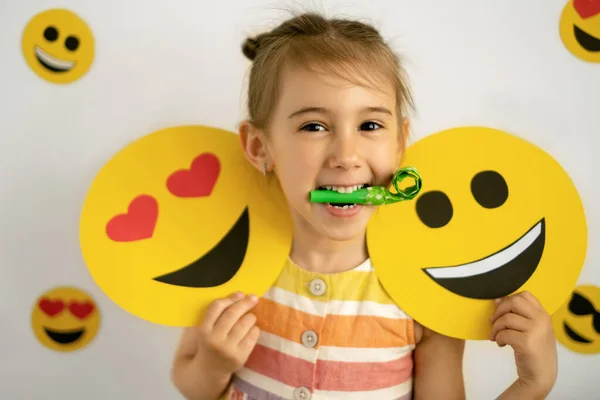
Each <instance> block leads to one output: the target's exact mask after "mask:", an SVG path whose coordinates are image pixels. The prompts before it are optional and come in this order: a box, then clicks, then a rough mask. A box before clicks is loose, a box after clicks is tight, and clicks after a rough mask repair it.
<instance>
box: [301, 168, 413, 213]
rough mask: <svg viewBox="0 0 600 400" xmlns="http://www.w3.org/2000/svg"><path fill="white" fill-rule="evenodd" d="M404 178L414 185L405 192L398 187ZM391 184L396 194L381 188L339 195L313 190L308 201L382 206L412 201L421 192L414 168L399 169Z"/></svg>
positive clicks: (372, 187) (374, 187)
mask: <svg viewBox="0 0 600 400" xmlns="http://www.w3.org/2000/svg"><path fill="white" fill-rule="evenodd" d="M406 178H412V179H414V181H415V184H414V185H413V186H410V187H408V188H406V189H405V190H401V189H400V188H399V187H398V185H399V184H400V182H402V181H403V180H404V179H406ZM392 184H393V185H394V189H396V193H393V192H390V191H389V190H388V189H387V188H385V187H383V186H371V187H368V188H364V189H357V190H355V191H354V192H352V193H339V192H336V191H333V190H313V191H311V192H310V201H311V202H312V203H333V204H367V205H374V206H384V205H386V204H393V203H398V202H400V201H404V200H412V199H413V198H414V197H415V196H416V195H417V194H418V193H419V191H420V190H421V176H420V175H419V172H418V171H417V169H416V168H414V167H405V168H401V169H399V170H398V171H396V173H395V174H394V176H393V177H392Z"/></svg>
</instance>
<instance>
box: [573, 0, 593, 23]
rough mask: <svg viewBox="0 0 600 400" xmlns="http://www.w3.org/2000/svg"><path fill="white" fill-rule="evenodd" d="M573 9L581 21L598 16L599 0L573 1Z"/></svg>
mask: <svg viewBox="0 0 600 400" xmlns="http://www.w3.org/2000/svg"><path fill="white" fill-rule="evenodd" d="M573 7H574V8H575V11H577V14H579V16H580V17H581V18H583V19H586V18H590V17H593V16H594V15H597V14H600V0H573Z"/></svg>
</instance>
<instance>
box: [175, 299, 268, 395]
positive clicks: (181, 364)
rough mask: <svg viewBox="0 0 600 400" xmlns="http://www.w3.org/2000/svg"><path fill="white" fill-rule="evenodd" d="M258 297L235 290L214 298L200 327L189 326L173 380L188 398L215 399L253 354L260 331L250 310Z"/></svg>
mask: <svg viewBox="0 0 600 400" xmlns="http://www.w3.org/2000/svg"><path fill="white" fill-rule="evenodd" d="M257 302H258V299H257V298H256V296H247V297H246V296H244V294H243V293H236V294H234V295H232V296H229V297H225V298H222V299H217V300H215V301H213V302H212V303H211V304H210V306H209V307H208V309H207V310H206V313H205V315H204V318H203V320H202V323H201V324H200V326H195V327H190V328H186V329H185V330H184V333H183V336H182V338H181V342H180V344H179V347H178V349H177V352H176V355H175V360H174V365H173V369H172V372H171V375H172V380H173V383H174V384H175V386H176V387H177V389H179V391H180V392H181V393H182V394H183V395H184V396H185V398H186V399H189V400H205V399H207V400H208V399H210V400H212V399H216V398H218V397H220V396H221V395H222V394H223V392H224V391H225V389H226V388H227V386H228V385H229V382H230V379H231V376H232V374H233V373H234V372H235V371H236V370H237V369H239V368H240V367H242V366H243V365H244V364H245V363H246V361H247V360H248V357H249V356H250V354H251V352H252V350H253V349H254V346H255V345H256V342H257V341H258V337H259V333H260V330H259V328H258V326H257V325H256V317H255V316H254V314H252V313H251V310H252V308H254V306H255V305H256V304H257Z"/></svg>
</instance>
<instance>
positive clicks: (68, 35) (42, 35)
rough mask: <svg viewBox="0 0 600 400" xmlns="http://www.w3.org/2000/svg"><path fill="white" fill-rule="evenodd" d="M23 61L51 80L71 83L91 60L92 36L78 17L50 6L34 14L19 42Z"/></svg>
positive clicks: (89, 64)
mask: <svg viewBox="0 0 600 400" xmlns="http://www.w3.org/2000/svg"><path fill="white" fill-rule="evenodd" d="M21 47H22V51H23V55H24V57H25V60H26V61H27V64H28V65H29V67H30V68H31V69H32V71H33V72H35V73H36V74H37V75H38V76H40V77H41V78H43V79H45V80H47V81H48V82H51V83H56V84H67V83H72V82H75V81H76V80H78V79H79V78H81V77H82V76H83V75H85V74H86V73H87V72H88V70H89V69H90V67H91V65H92V62H93V61H94V38H93V36H92V32H91V30H90V28H89V27H88V25H87V24H86V23H85V21H83V20H82V19H81V18H80V17H79V16H77V15H76V14H74V13H73V12H71V11H68V10H63V9H51V10H47V11H44V12H42V13H40V14H37V15H36V16H34V17H33V18H32V19H31V20H30V21H29V23H28V24H27V27H26V28H25V30H24V31H23V37H22V41H21Z"/></svg>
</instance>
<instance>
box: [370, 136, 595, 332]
mask: <svg viewBox="0 0 600 400" xmlns="http://www.w3.org/2000/svg"><path fill="white" fill-rule="evenodd" d="M403 163H404V164H405V165H414V166H416V167H417V168H418V169H419V172H420V174H421V176H422V178H423V186H422V190H421V192H420V193H419V195H418V196H417V197H416V198H415V200H414V201H411V202H403V203H397V204H392V205H388V206H385V207H382V208H381V209H380V210H379V211H378V212H377V213H376V214H375V215H374V217H373V219H372V220H371V221H370V224H369V227H368V230H367V241H368V246H369V253H370V255H371V258H372V260H373V265H374V268H375V271H376V272H377V274H378V276H379V278H380V279H381V282H382V284H383V286H384V287H385V288H386V290H387V291H388V292H389V293H390V296H391V297H392V298H393V299H394V300H395V302H396V303H397V304H398V305H399V306H400V307H402V308H403V309H404V311H406V313H407V314H409V315H410V316H411V317H413V318H414V319H415V320H417V321H418V322H420V323H421V324H423V325H424V326H426V327H428V328H430V329H432V330H434V331H436V332H439V333H442V334H444V335H447V336H453V337H458V338H462V339H473V340H479V339H482V340H483V339H487V338H488V336H489V333H490V330H491V323H490V317H491V315H492V313H493V311H494V309H495V305H494V299H496V298H500V297H503V296H507V295H510V294H513V293H517V292H521V291H525V290H527V291H530V292H531V293H532V294H534V295H535V296H536V297H537V298H538V299H539V300H540V302H541V303H542V305H543V306H544V307H545V309H546V310H547V311H548V312H549V313H550V314H551V313H553V312H554V311H555V310H556V309H557V308H558V307H559V306H560V305H561V304H562V303H563V302H564V301H565V300H566V299H567V298H568V296H569V295H570V294H571V291H572V290H573V288H574V287H575V285H576V283H577V280H578V278H579V274H580V272H581V269H582V268H583V264H584V260H585V255H586V248H587V227H586V220H585V213H584V209H583V204H582V201H581V199H580V197H579V194H578V191H577V189H576V187H575V185H574V184H573V182H572V181H571V179H570V177H569V175H568V174H567V173H566V171H565V170H564V169H563V168H562V167H561V166H560V164H559V163H558V162H557V161H556V160H555V159H554V158H552V157H551V156H550V155H549V154H548V153H546V152H545V151H543V150H542V149H540V148H539V147H537V146H535V145H533V144H531V143H529V142H527V141H525V140H523V139H521V138H518V137H516V136H513V135H511V134H508V133H506V132H503V131H500V130H496V129H492V128H486V127H461V128H456V129H449V130H446V131H442V132H439V133H436V134H433V135H430V136H427V137H425V138H424V139H421V140H419V141H417V142H416V143H415V144H413V145H411V146H410V147H409V148H408V149H407V152H406V154H405V157H404V160H403ZM589 310H591V308H589V307H588V311H589Z"/></svg>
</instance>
